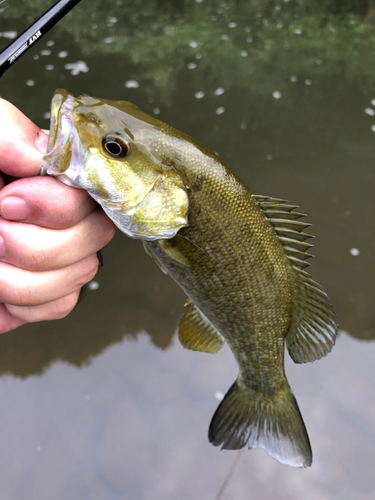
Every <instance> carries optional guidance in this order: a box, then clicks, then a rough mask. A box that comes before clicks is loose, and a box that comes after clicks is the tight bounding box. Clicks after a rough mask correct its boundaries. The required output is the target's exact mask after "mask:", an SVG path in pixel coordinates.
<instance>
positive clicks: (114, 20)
mask: <svg viewBox="0 0 375 500" xmlns="http://www.w3.org/2000/svg"><path fill="white" fill-rule="evenodd" d="M107 22H109V23H111V24H115V23H117V17H109V18H108V19H107Z"/></svg>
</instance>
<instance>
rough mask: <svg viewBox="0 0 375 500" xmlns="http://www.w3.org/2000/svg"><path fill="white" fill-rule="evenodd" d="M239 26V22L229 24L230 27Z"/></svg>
mask: <svg viewBox="0 0 375 500" xmlns="http://www.w3.org/2000/svg"><path fill="white" fill-rule="evenodd" d="M236 27H237V23H229V24H228V28H236Z"/></svg>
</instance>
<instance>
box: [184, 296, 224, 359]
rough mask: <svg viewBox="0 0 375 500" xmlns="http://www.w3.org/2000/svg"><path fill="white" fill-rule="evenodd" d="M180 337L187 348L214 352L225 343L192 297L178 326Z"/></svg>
mask: <svg viewBox="0 0 375 500" xmlns="http://www.w3.org/2000/svg"><path fill="white" fill-rule="evenodd" d="M178 338H179V340H180V342H181V344H182V345H183V347H186V348H187V349H192V350H193V351H202V352H210V353H212V354H214V353H215V352H217V351H218V350H219V349H220V348H221V346H222V345H223V343H224V341H223V339H222V338H221V336H220V335H219V334H218V333H217V331H216V330H215V329H214V328H213V326H211V325H210V323H209V322H208V320H207V319H206V318H204V317H203V316H202V314H201V313H200V311H199V310H198V309H197V308H196V307H195V305H194V304H193V303H192V302H191V301H190V299H189V300H188V301H187V302H186V309H185V311H184V314H183V316H182V318H181V321H180V325H179V327H178Z"/></svg>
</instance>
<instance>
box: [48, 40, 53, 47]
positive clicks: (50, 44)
mask: <svg viewBox="0 0 375 500" xmlns="http://www.w3.org/2000/svg"><path fill="white" fill-rule="evenodd" d="M46 45H47V47H52V45H55V42H54V41H53V40H48V42H47V43H46Z"/></svg>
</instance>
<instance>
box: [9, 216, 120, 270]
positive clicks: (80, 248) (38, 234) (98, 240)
mask: <svg viewBox="0 0 375 500" xmlns="http://www.w3.org/2000/svg"><path fill="white" fill-rule="evenodd" d="M114 234H115V226H114V224H113V222H112V221H111V220H110V219H109V218H108V217H107V216H106V215H105V213H104V212H103V211H102V209H101V208H100V207H97V209H96V210H94V211H93V212H91V213H90V214H89V215H88V216H87V217H86V218H85V219H83V220H82V221H81V222H79V223H78V224H76V225H75V226H73V227H70V228H68V229H58V230H56V229H46V228H44V227H40V226H35V225H34V224H23V223H14V222H9V221H7V220H2V219H0V260H1V261H3V262H6V263H8V264H12V265H13V266H16V267H19V268H21V269H26V270H28V271H39V272H43V271H50V270H56V269H60V268H64V267H67V266H69V265H71V264H74V263H76V262H79V261H81V260H82V259H85V258H86V257H89V256H90V255H92V254H94V253H96V252H97V251H98V250H100V249H101V248H103V247H104V246H105V245H106V244H107V243H108V242H109V241H110V240H111V239H112V238H113V236H114ZM1 239H2V241H1Z"/></svg>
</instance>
